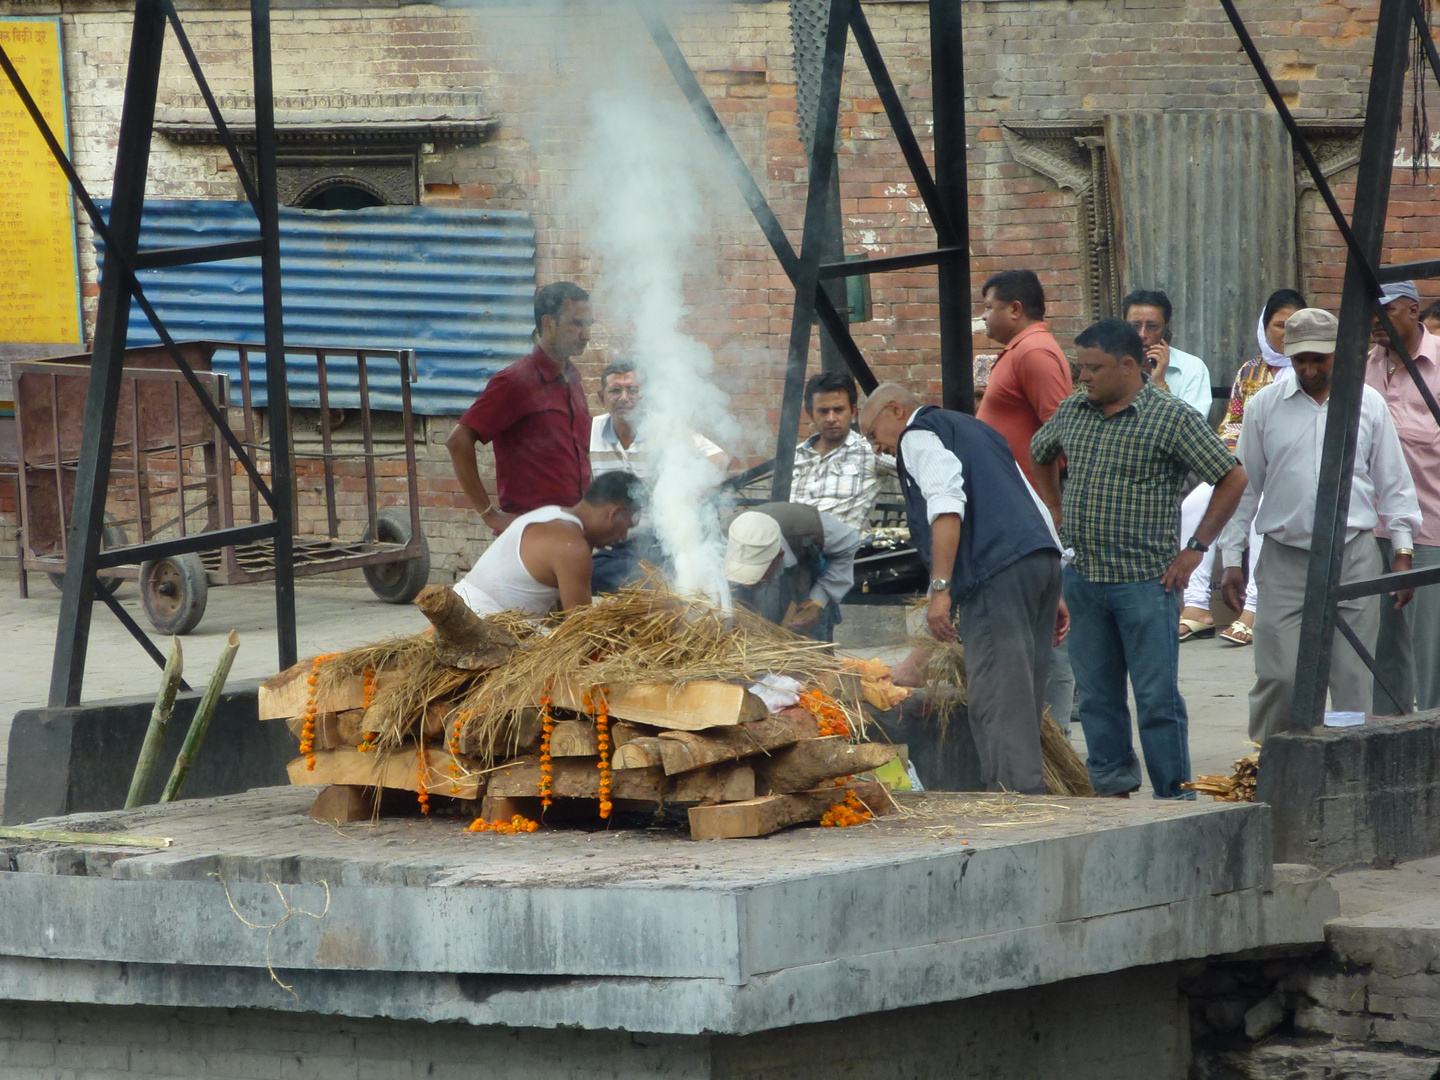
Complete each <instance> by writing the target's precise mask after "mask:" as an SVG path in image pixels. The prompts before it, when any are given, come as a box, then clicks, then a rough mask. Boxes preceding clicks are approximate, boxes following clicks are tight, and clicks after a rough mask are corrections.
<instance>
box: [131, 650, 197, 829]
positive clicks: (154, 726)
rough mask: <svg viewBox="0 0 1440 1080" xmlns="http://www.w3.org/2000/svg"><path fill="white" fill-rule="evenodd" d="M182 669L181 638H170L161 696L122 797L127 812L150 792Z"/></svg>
mask: <svg viewBox="0 0 1440 1080" xmlns="http://www.w3.org/2000/svg"><path fill="white" fill-rule="evenodd" d="M184 667H185V658H184V656H183V655H182V653H181V650H180V639H179V638H178V637H172V638H171V639H170V658H169V659H168V660H166V661H165V673H164V674H163V675H161V676H160V693H159V694H158V695H157V696H156V698H155V708H154V709H153V710H152V711H151V713H150V726H149V727H148V728H146V729H145V742H144V744H143V745H142V746H141V747H140V760H139V761H137V762H135V773H134V775H133V776H131V777H130V794H129V795H127V796H125V809H126V810H133V809H135V807H137V806H139V805H140V804H141V803H143V802H144V801H145V793H146V792H147V791H149V790H150V777H151V776H153V775H154V774H155V763H156V762H157V761H159V760H160V750H161V748H162V747H164V745H165V730H166V728H168V727H169V725H170V714H171V713H173V712H174V711H175V693H176V691H177V690H179V689H180V675H181V672H182V671H183V670H184Z"/></svg>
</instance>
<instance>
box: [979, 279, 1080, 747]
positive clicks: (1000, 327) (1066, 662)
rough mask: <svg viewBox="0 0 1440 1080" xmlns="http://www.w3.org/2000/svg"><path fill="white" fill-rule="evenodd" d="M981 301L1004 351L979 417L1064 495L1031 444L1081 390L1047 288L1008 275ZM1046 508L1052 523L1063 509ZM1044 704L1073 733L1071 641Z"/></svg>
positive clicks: (1054, 659) (1055, 657)
mask: <svg viewBox="0 0 1440 1080" xmlns="http://www.w3.org/2000/svg"><path fill="white" fill-rule="evenodd" d="M980 297H981V299H982V301H983V302H984V304H985V333H986V334H988V335H989V336H990V339H991V340H992V341H995V342H998V343H999V344H1001V345H1003V346H1004V348H1003V349H1002V350H1001V352H1000V355H999V356H997V357H996V358H995V364H994V366H992V367H991V368H990V381H989V383H988V384H987V385H986V387H985V396H984V397H983V398H981V399H980V407H979V408H978V409H976V410H975V418H976V419H977V420H982V421H984V422H985V423H987V424H989V425H990V426H991V427H993V428H994V429H995V430H996V431H998V432H999V433H1000V434H1001V435H1003V436H1004V437H1005V441H1006V442H1007V443H1009V444H1010V452H1011V453H1013V454H1014V455H1015V460H1016V461H1017V462H1018V463H1019V464H1020V468H1021V470H1022V471H1023V472H1024V473H1025V479H1027V480H1029V481H1030V484H1031V486H1032V487H1034V488H1035V489H1036V490H1037V491H1038V490H1041V489H1040V486H1039V485H1038V484H1036V483H1035V470H1036V469H1040V468H1045V469H1046V470H1047V471H1049V472H1052V473H1053V476H1054V480H1055V486H1054V487H1053V488H1047V489H1045V490H1053V491H1059V490H1060V459H1059V458H1057V459H1056V460H1055V461H1054V462H1052V463H1051V464H1050V465H1048V466H1039V465H1036V464H1035V463H1034V462H1033V461H1031V460H1030V440H1031V439H1032V438H1034V437H1035V433H1036V432H1037V431H1039V430H1040V428H1041V426H1042V425H1043V424H1044V423H1045V421H1047V420H1049V419H1050V417H1051V416H1052V415H1053V414H1054V412H1055V410H1056V409H1057V408H1059V407H1060V402H1062V401H1064V400H1065V399H1066V398H1067V397H1069V396H1070V395H1071V394H1072V393H1073V392H1074V390H1075V387H1074V383H1073V381H1072V380H1071V377H1070V362H1069V361H1068V360H1066V359H1065V354H1064V353H1063V352H1061V351H1060V343H1059V342H1057V341H1056V340H1055V339H1054V338H1053V337H1052V336H1051V335H1050V330H1049V328H1048V327H1047V326H1046V325H1045V290H1044V289H1043V288H1041V287H1040V279H1039V278H1038V277H1036V276H1035V272H1034V271H1033V270H1002V271H1000V273H998V274H995V275H993V276H992V277H991V278H990V279H989V280H988V281H986V282H985V285H984V286H983V287H982V288H981V290H980ZM1047 509H1048V510H1049V511H1050V516H1051V517H1052V518H1053V517H1054V516H1055V513H1056V511H1057V510H1058V509H1059V507H1057V506H1051V507H1047ZM1045 701H1046V704H1048V705H1049V706H1050V716H1051V717H1052V718H1053V719H1054V721H1055V722H1056V723H1057V724H1059V725H1060V730H1061V731H1063V732H1065V734H1066V735H1069V734H1070V714H1071V712H1072V710H1073V709H1074V701H1075V675H1074V673H1073V671H1072V669H1071V667H1070V645H1069V642H1068V641H1062V642H1061V643H1060V644H1059V645H1057V646H1055V651H1054V652H1053V653H1051V655H1050V676H1049V679H1048V681H1047V683H1046V686H1045Z"/></svg>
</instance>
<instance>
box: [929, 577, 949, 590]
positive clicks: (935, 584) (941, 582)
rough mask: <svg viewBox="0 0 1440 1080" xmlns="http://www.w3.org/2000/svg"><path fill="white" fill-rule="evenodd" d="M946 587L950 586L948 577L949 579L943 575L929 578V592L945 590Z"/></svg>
mask: <svg viewBox="0 0 1440 1080" xmlns="http://www.w3.org/2000/svg"><path fill="white" fill-rule="evenodd" d="M948 588H950V579H949V578H943V577H937V578H931V580H930V591H931V592H944V591H945V590H946V589H948Z"/></svg>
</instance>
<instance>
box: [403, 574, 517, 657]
mask: <svg viewBox="0 0 1440 1080" xmlns="http://www.w3.org/2000/svg"><path fill="white" fill-rule="evenodd" d="M415 606H416V607H417V608H419V609H420V610H421V612H423V613H424V615H425V617H426V618H427V619H429V620H430V624H431V625H432V626H433V627H434V628H435V629H434V634H433V640H434V642H435V655H436V657H437V658H438V659H439V661H440V662H441V663H442V664H448V665H449V666H450V667H455V668H463V669H464V670H466V671H483V670H485V669H486V668H493V667H498V666H499V665H501V664H503V663H504V662H505V661H506V660H508V659H510V657H511V655H512V654H513V653H514V652H515V649H516V647H517V646H518V642H517V641H516V640H515V635H514V634H512V633H510V631H508V630H506V629H504V628H503V627H500V626H497V625H496V624H495V623H493V622H488V621H486V620H484V619H482V618H480V616H479V615H476V614H475V612H473V611H471V610H470V608H469V607H467V606H466V604H465V601H463V600H461V599H460V597H459V596H458V595H456V593H455V590H454V589H452V588H450V587H449V586H447V585H427V586H426V587H425V588H423V589H421V590H420V595H418V596H416V597H415Z"/></svg>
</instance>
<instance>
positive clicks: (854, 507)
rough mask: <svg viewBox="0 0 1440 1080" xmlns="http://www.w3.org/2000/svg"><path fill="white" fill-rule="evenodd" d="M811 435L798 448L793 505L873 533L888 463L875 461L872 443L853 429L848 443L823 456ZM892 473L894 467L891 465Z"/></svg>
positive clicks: (792, 497) (846, 439) (796, 449)
mask: <svg viewBox="0 0 1440 1080" xmlns="http://www.w3.org/2000/svg"><path fill="white" fill-rule="evenodd" d="M819 441H820V436H819V435H812V436H810V438H808V439H806V440H805V441H804V442H803V443H801V444H800V445H799V446H797V447H796V448H795V472H794V474H793V475H792V477H791V480H790V501H791V502H797V503H804V504H805V505H806V506H813V507H815V509H816V510H819V511H820V512H821V513H823V514H832V515H834V516H835V517H838V518H839V519H840V520H841V521H843V522H845V524H846V525H849V526H850V527H851V528H852V529H859V530H860V531H861V532H862V533H864V532H868V531H869V529H870V511H871V509H873V508H874V506H875V496H876V494H877V492H878V490H879V487H880V471H881V469H883V468H885V466H886V463H887V459H885V458H880V457H876V455H875V451H874V450H872V449H870V443H869V442H868V441H867V440H866V438H865V437H864V436H863V435H861V434H860V433H859V432H858V431H856V430H855V429H854V428H851V429H850V433H849V434H848V435H846V436H845V441H844V442H843V443H841V444H840V445H839V446H837V447H836V448H835V449H834V450H831V451H830V453H828V454H824V455H822V454H821V453H820V451H819V450H818V449H816V446H817V444H818V443H819ZM890 469H891V470H892V471H893V469H894V464H893V462H892V463H890Z"/></svg>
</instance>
